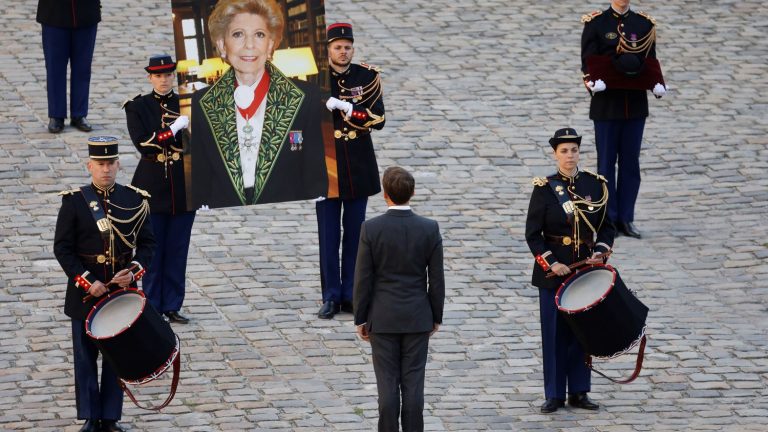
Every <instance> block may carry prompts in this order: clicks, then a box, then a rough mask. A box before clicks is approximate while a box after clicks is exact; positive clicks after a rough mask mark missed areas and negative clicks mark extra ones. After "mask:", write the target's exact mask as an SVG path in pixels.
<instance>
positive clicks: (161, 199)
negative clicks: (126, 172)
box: [123, 91, 187, 214]
mask: <svg viewBox="0 0 768 432" xmlns="http://www.w3.org/2000/svg"><path fill="white" fill-rule="evenodd" d="M123 108H124V109H125V116H126V119H127V121H128V133H129V134H130V135H131V141H133V145H134V146H136V149H137V150H138V151H139V153H141V160H139V165H138V166H137V167H136V172H135V173H134V174H133V180H131V184H133V185H134V186H136V187H138V188H140V189H143V190H146V191H147V192H149V194H150V195H151V196H152V197H151V198H150V199H149V206H150V208H151V209H152V213H156V214H160V213H163V214H177V213H179V212H183V211H186V210H187V200H186V190H185V188H184V159H183V158H182V153H181V152H182V150H183V147H182V143H181V133H182V132H181V131H179V132H178V133H177V134H176V135H175V136H174V135H173V132H171V129H170V127H169V126H170V125H171V123H173V122H174V120H176V119H177V118H178V117H179V96H178V95H177V94H176V93H174V92H171V93H169V94H167V95H159V94H157V93H155V92H154V91H153V92H152V93H149V94H146V95H144V96H136V97H135V98H133V99H132V100H129V101H128V102H126V103H125V104H124V105H123Z"/></svg>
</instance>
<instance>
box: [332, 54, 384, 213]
mask: <svg viewBox="0 0 768 432" xmlns="http://www.w3.org/2000/svg"><path fill="white" fill-rule="evenodd" d="M331 95H332V96H333V97H335V98H337V99H340V100H342V101H345V102H349V103H351V104H352V105H353V107H354V108H353V113H352V116H350V118H349V119H346V118H345V117H344V116H345V113H343V112H342V111H340V110H334V111H333V127H334V137H335V138H336V166H337V173H338V180H339V197H340V198H341V199H353V198H362V197H367V196H371V195H375V194H377V193H379V192H380V191H381V183H380V182H379V167H378V165H377V163H376V155H375V153H374V151H373V141H372V140H371V130H372V129H379V130H380V129H381V128H383V127H384V120H385V119H384V98H383V95H382V90H381V78H380V75H379V72H378V71H377V70H376V69H374V68H372V67H371V66H368V65H365V64H363V65H358V64H354V63H353V64H350V65H349V68H348V69H347V70H346V71H344V72H342V73H338V72H336V71H334V70H331Z"/></svg>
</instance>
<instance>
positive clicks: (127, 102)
mask: <svg viewBox="0 0 768 432" xmlns="http://www.w3.org/2000/svg"><path fill="white" fill-rule="evenodd" d="M140 97H141V93H139V94H137V95H136V96H134V97H132V98H128V99H126V100H125V102H123V104H122V105H120V108H123V109H125V106H126V105H128V104H129V103H130V102H133V101H135V100H136V99H138V98H140Z"/></svg>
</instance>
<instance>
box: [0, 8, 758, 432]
mask: <svg viewBox="0 0 768 432" xmlns="http://www.w3.org/2000/svg"><path fill="white" fill-rule="evenodd" d="M35 3H36V2H34V1H31V0H27V1H22V0H0V4H2V8H1V9H2V10H3V15H2V17H0V26H1V27H2V29H3V31H2V32H0V46H2V48H1V49H0V193H2V198H3V199H2V203H1V204H0V254H1V256H2V258H1V259H2V268H3V277H2V278H1V279H0V429H2V430H22V429H23V430H35V431H46V430H57V431H58V430H65V431H76V430H77V429H78V428H79V423H80V422H76V421H75V420H74V418H75V401H74V395H73V388H74V387H73V377H72V367H71V361H72V350H71V344H70V342H69V326H68V321H67V319H66V317H65V316H64V315H63V313H62V305H63V299H64V296H63V293H64V283H65V280H64V277H63V273H62V272H61V270H60V268H59V266H58V264H57V262H56V260H55V259H54V257H53V254H52V241H53V226H54V222H55V217H56V212H57V210H58V206H59V201H60V200H59V198H58V197H57V196H56V192H57V191H59V190H62V189H67V188H71V187H76V186H79V185H80V184H83V183H84V182H85V181H86V179H87V177H86V172H85V170H84V167H83V157H84V156H85V155H86V144H85V140H86V136H87V135H86V134H83V133H80V132H77V131H73V130H72V129H71V128H68V129H66V131H65V132H64V133H62V134H60V135H55V136H53V135H50V134H48V133H47V131H46V129H45V126H46V124H47V118H46V117H47V115H46V96H45V69H44V63H43V56H42V48H41V46H40V28H39V25H38V24H36V23H35V22H34V14H35ZM103 3H104V9H103V16H104V21H103V22H102V24H100V27H99V33H98V42H97V49H96V59H95V61H94V76H93V83H92V86H91V91H92V94H91V103H92V104H91V113H90V115H89V119H90V120H91V121H92V123H94V124H95V125H96V126H97V130H96V132H98V133H100V134H116V135H118V136H120V137H121V138H122V139H121V148H122V151H123V153H124V155H125V156H124V157H123V167H124V168H123V170H122V172H121V174H120V177H119V181H121V182H128V181H129V179H130V176H131V175H132V173H133V169H134V167H135V165H136V157H135V154H134V150H133V147H132V146H131V144H130V141H129V139H128V134H127V131H126V129H125V120H124V115H123V113H122V111H121V109H120V103H121V102H122V101H123V100H125V99H126V98H127V97H129V96H131V95H135V94H136V93H137V92H139V91H142V90H146V88H147V85H146V81H145V78H144V73H143V70H142V68H141V66H143V65H144V63H145V61H146V58H147V55H148V54H151V53H156V52H161V51H170V50H171V47H172V45H171V33H170V21H169V15H170V10H169V9H170V5H169V2H167V1H159V0H137V1H133V2H127V3H126V2H118V1H106V2H103ZM328 3H329V4H328V5H327V6H326V7H327V15H328V19H329V22H330V21H337V20H349V21H351V22H353V23H354V24H355V25H356V33H357V35H358V41H357V47H358V52H357V59H358V60H365V61H368V62H370V63H372V64H376V65H379V66H381V67H382V68H383V71H384V74H383V77H384V87H385V95H386V97H385V99H386V105H387V117H388V119H387V126H386V127H385V128H384V130H383V131H380V132H377V133H376V134H375V138H374V141H375V143H376V146H377V150H378V156H379V163H380V166H381V167H385V166H388V165H391V164H399V165H403V166H405V167H407V168H409V169H411V170H413V172H414V173H415V175H416V178H417V196H416V197H415V199H414V206H415V209H416V210H417V211H418V212H419V213H421V214H423V215H425V216H428V217H432V218H435V219H437V220H438V221H439V222H440V224H441V228H442V231H443V236H444V242H445V249H446V250H445V252H446V278H447V281H448V293H447V294H448V297H447V300H446V313H445V322H444V326H443V327H442V328H441V330H440V332H439V333H437V334H436V336H435V337H434V338H433V340H432V343H431V347H430V361H429V364H428V371H427V385H426V407H425V415H426V417H425V421H426V428H427V429H428V430H430V431H481V430H569V431H577V432H578V431H629V430H637V431H657V430H732V431H743V430H754V431H756V430H763V431H764V430H768V426H765V424H766V423H765V422H766V418H767V417H768V390H766V382H767V381H768V356H767V355H766V348H768V336H766V331H767V330H768V324H767V323H768V320H766V319H765V315H766V302H767V301H768V288H766V283H765V279H766V276H768V264H766V258H767V257H768V248H767V247H766V246H768V240H766V239H768V230H766V228H765V223H764V219H765V213H766V211H768V180H766V175H765V170H766V168H768V150H767V149H766V145H767V144H768V124H767V123H766V118H768V97H766V96H765V95H766V94H768V78H767V77H768V66H766V58H768V45H767V44H766V42H765V40H766V39H765V35H766V33H768V27H766V22H768V13H767V12H766V10H765V8H764V5H763V3H762V2H758V1H754V0H752V1H736V0H721V1H707V2H700V1H694V0H669V1H666V2H654V3H649V2H634V3H638V4H635V7H636V8H637V9H643V8H644V7H647V8H648V9H649V12H651V13H652V14H653V15H654V16H655V17H657V18H658V21H659V41H660V42H659V44H660V46H659V57H660V59H661V61H662V64H663V66H664V68H665V75H666V78H667V82H668V83H669V84H670V85H671V87H672V90H671V91H670V94H668V96H667V97H665V98H663V99H661V100H658V101H657V100H652V101H651V111H652V114H651V117H650V118H649V120H648V126H647V128H646V133H645V137H644V149H643V152H642V167H643V185H642V188H641V193H640V198H639V201H638V206H639V208H638V211H637V224H638V226H639V227H640V228H641V229H642V230H643V231H644V232H645V234H646V236H645V238H644V239H643V240H634V239H627V238H625V237H621V238H619V239H618V240H617V242H616V245H615V246H616V254H615V255H614V258H612V262H613V263H614V265H616V266H617V267H618V268H619V269H621V270H622V275H623V277H624V279H625V281H626V283H627V285H628V286H629V287H630V288H632V289H634V290H637V291H638V292H639V296H640V297H641V299H642V300H643V301H644V302H645V303H646V304H647V305H648V306H650V308H651V313H650V315H649V318H648V324H649V329H648V332H649V334H650V342H649V349H648V351H649V352H648V354H647V360H646V364H645V369H644V371H643V373H642V376H641V377H640V378H639V379H638V380H637V381H636V383H633V384H631V385H626V386H617V385H613V384H610V383H609V382H608V381H606V380H604V379H602V378H599V377H595V378H594V379H593V393H592V395H593V398H594V399H595V400H596V401H598V402H599V403H600V404H601V405H602V408H601V410H600V411H598V412H596V413H592V412H584V411H577V410H572V409H566V410H562V411H559V412H557V413H556V414H553V415H541V414H540V413H539V411H538V407H539V405H540V404H541V402H542V398H543V390H542V375H541V354H540V342H539V332H538V330H539V323H538V308H537V300H536V291H535V289H533V288H532V287H531V286H530V284H529V279H530V271H531V267H532V258H531V256H530V254H529V252H528V250H527V247H526V245H525V242H524V240H523V225H524V216H525V211H526V209H527V204H528V197H529V194H530V191H531V188H532V187H531V185H530V178H531V177H532V176H534V175H544V174H548V173H549V172H550V171H551V170H552V166H553V162H552V161H551V160H550V159H549V155H548V150H547V149H548V146H547V144H546V138H547V137H548V136H550V135H551V133H552V132H553V131H554V130H555V129H557V128H559V127H562V126H565V125H571V126H573V127H576V128H577V129H578V130H579V131H581V132H583V134H584V136H585V138H584V142H583V145H582V151H583V159H585V160H584V161H583V162H584V164H583V166H585V167H594V165H595V153H594V147H593V143H594V140H593V132H592V127H591V123H590V122H589V120H588V118H587V110H588V96H587V95H586V94H585V91H584V90H583V88H582V87H581V86H580V84H579V78H580V75H579V71H578V67H579V59H578V55H579V52H578V50H579V48H578V46H579V37H580V32H581V24H580V23H579V16H580V15H581V14H582V13H586V12H588V11H590V10H593V9H595V8H597V7H599V8H603V7H604V6H605V4H604V3H607V2H599V3H598V4H594V3H588V2H585V1H581V0H580V1H576V2H571V1H569V2H555V1H544V2H528V1H521V0H490V1H489V0H484V1H472V0H450V1H446V0H437V1H433V2H426V3H425V2H417V1H414V0H407V1H395V0H382V1H376V2H372V1H352V2H347V1H345V2H341V1H335V0H334V1H330V2H328ZM532 3H533V4H532ZM645 3H648V4H647V5H646V4H645ZM313 207H314V206H313V205H312V203H309V202H301V203H289V204H282V205H274V206H263V207H252V208H245V209H228V210H216V211H212V212H210V213H206V214H204V215H200V216H198V218H197V220H196V222H195V227H194V232H193V238H192V247H191V251H190V259H189V274H188V277H189V282H188V288H187V300H186V302H185V311H186V312H187V313H188V315H189V316H190V317H191V318H192V322H191V323H190V324H189V325H186V326H176V327H175V330H176V331H177V332H178V334H179V336H180V338H181V340H182V345H183V372H182V379H181V385H180V387H179V392H178V394H177V395H176V399H175V400H174V401H173V403H172V404H171V406H170V407H168V408H166V409H165V410H163V412H162V413H159V414H158V413H151V412H146V411H141V410H139V409H137V408H135V407H133V406H132V405H131V404H130V403H129V402H127V403H126V405H125V410H124V417H123V423H124V424H125V425H126V426H128V427H129V428H130V430H134V431H138V430H141V431H160V430H192V431H234V430H264V431H347V430H348V431H370V430H374V429H375V425H376V419H377V410H376V390H375V378H374V375H373V369H372V366H371V360H370V348H369V346H368V345H367V344H365V343H363V342H361V341H359V340H357V339H356V338H355V337H354V333H353V325H352V322H351V315H349V314H342V315H340V316H338V318H337V319H334V320H332V321H324V320H318V319H317V318H316V315H315V313H316V312H317V309H318V306H319V303H318V301H319V299H320V294H319V293H320V285H319V282H318V259H317V253H318V248H317V241H316V223H315V215H314V208H313ZM384 208H385V206H384V203H383V200H382V199H381V197H374V198H372V200H371V201H370V205H369V215H375V214H378V213H380V212H381V211H383V210H384ZM629 367H630V361H629V360H618V361H614V362H612V363H611V364H610V365H609V366H606V368H607V369H609V372H610V373H614V374H619V373H621V372H624V371H625V370H626V369H627V368H629ZM160 384H167V382H165V383H160ZM162 390H163V389H162V388H160V387H159V386H155V387H151V388H148V389H145V390H144V391H143V392H142V396H143V397H144V398H145V399H146V398H152V397H154V398H155V399H159V398H160V393H161V392H162ZM148 393H151V394H148Z"/></svg>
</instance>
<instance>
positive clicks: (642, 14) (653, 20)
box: [637, 11, 656, 25]
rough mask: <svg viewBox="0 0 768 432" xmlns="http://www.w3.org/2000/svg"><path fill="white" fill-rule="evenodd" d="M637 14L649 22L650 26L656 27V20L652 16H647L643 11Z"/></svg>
mask: <svg viewBox="0 0 768 432" xmlns="http://www.w3.org/2000/svg"><path fill="white" fill-rule="evenodd" d="M637 14H638V15H640V16H641V17H643V18H645V19H647V20H648V21H650V22H651V24H653V25H656V18H654V17H652V16H650V15H648V13H647V12H643V11H640V12H638V13H637Z"/></svg>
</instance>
